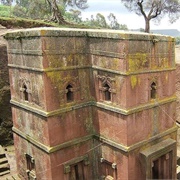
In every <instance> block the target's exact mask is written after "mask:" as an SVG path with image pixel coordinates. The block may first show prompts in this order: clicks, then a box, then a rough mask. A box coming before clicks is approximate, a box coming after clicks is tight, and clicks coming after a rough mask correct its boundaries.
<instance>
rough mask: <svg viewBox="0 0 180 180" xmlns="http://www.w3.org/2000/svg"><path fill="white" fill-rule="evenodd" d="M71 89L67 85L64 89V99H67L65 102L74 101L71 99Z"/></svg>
mask: <svg viewBox="0 0 180 180" xmlns="http://www.w3.org/2000/svg"><path fill="white" fill-rule="evenodd" d="M73 96H74V95H73V87H72V86H71V85H68V86H67V87H66V99H67V102H71V101H73V100H74V97H73Z"/></svg>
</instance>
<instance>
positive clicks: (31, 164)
mask: <svg viewBox="0 0 180 180" xmlns="http://www.w3.org/2000/svg"><path fill="white" fill-rule="evenodd" d="M25 156H26V163H27V170H26V172H27V175H28V179H31V180H36V174H35V161H34V158H33V157H32V156H30V155H29V154H25Z"/></svg>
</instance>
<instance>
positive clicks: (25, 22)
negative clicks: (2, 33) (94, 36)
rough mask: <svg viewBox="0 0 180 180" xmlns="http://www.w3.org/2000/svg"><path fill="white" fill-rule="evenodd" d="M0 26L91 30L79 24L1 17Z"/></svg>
mask: <svg viewBox="0 0 180 180" xmlns="http://www.w3.org/2000/svg"><path fill="white" fill-rule="evenodd" d="M0 24H1V25H2V26H4V27H6V28H8V29H10V28H34V27H67V28H83V29H84V28H90V27H88V26H85V25H79V24H68V25H59V24H57V23H52V22H45V21H42V20H32V19H24V18H14V17H12V18H10V17H0Z"/></svg>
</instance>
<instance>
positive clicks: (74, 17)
mask: <svg viewBox="0 0 180 180" xmlns="http://www.w3.org/2000/svg"><path fill="white" fill-rule="evenodd" d="M65 18H66V19H68V20H69V21H73V22H76V23H81V22H82V18H81V11H79V10H77V9H76V10H75V9H70V12H68V13H67V12H66V14H65Z"/></svg>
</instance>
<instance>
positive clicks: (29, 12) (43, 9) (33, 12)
mask: <svg viewBox="0 0 180 180" xmlns="http://www.w3.org/2000/svg"><path fill="white" fill-rule="evenodd" d="M13 14H14V15H15V16H17V17H25V18H32V19H43V18H45V17H47V16H48V15H50V11H49V6H48V5H47V4H46V3H45V1H44V0H38V1H37V0H17V1H16V5H15V6H14V9H13Z"/></svg>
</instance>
